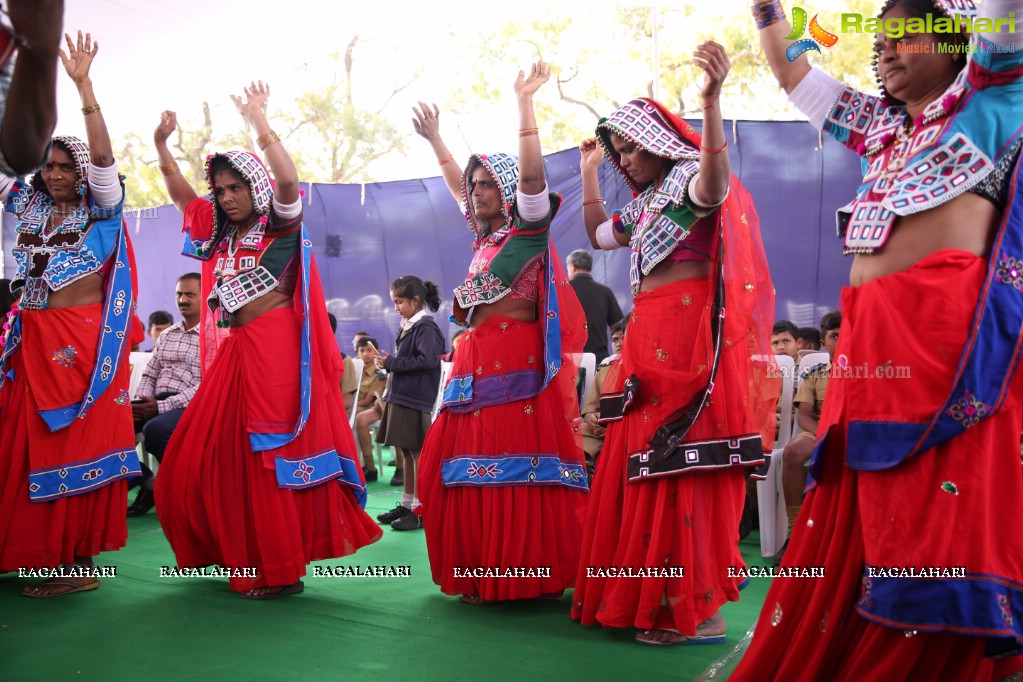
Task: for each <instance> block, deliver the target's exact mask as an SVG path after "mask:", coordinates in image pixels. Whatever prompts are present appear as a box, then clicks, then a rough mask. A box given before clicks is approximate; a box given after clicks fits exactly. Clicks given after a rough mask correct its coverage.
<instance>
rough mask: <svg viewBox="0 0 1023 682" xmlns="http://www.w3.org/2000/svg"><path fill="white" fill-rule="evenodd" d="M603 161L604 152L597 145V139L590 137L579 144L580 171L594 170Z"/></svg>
mask: <svg viewBox="0 0 1023 682" xmlns="http://www.w3.org/2000/svg"><path fill="white" fill-rule="evenodd" d="M603 160H604V150H602V149H601V148H600V144H598V143H597V138H595V137H591V138H588V139H585V140H583V141H582V142H580V143H579V167H580V168H582V169H587V170H588V169H594V170H595V169H596V168H597V166H599V165H600V162H601V161H603Z"/></svg>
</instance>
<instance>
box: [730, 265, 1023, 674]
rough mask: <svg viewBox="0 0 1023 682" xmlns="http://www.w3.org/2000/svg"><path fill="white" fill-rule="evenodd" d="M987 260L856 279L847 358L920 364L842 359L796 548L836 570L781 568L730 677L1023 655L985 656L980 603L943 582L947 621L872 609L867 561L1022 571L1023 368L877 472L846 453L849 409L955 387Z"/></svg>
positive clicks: (938, 666) (909, 407)
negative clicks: (912, 452)
mask: <svg viewBox="0 0 1023 682" xmlns="http://www.w3.org/2000/svg"><path fill="white" fill-rule="evenodd" d="M985 271H986V264H985V262H984V261H983V260H982V259H979V258H977V257H976V256H973V255H971V254H968V253H965V252H957V251H940V252H938V253H935V254H932V255H931V256H928V257H927V258H925V259H923V260H921V261H920V262H919V263H917V264H916V265H915V266H914V267H912V268H910V269H909V270H906V271H904V272H901V273H897V274H894V275H889V276H886V277H883V278H880V279H877V280H873V281H872V282H869V283H867V284H865V285H863V286H861V287H857V288H851V287H847V288H846V289H844V290H843V292H842V307H843V310H844V312H845V317H844V318H843V320H842V333H841V335H840V337H839V343H838V348H837V349H836V351H835V357H836V360H837V363H836V364H837V365H838V366H839V367H842V366H845V367H849V368H851V370H856V369H858V368H859V367H860V366H861V365H862V366H863V367H866V368H867V369H871V368H875V367H879V368H885V366H886V365H889V366H891V367H892V368H894V369H900V368H908V369H909V370H911V372H910V374H911V376H899V375H898V374H896V373H894V370H893V372H885V373H883V374H881V375H876V376H871V375H869V374H867V373H866V372H861V373H855V372H852V371H850V372H849V373H848V376H847V375H846V374H845V373H843V372H833V373H832V377H831V379H830V381H829V383H828V395H827V398H826V400H825V402H824V408H823V411H822V414H821V426H820V430H819V432H818V433H819V435H820V436H821V437H826V440H825V442H824V450H823V452H822V453H821V455H820V457H819V460H820V467H821V468H820V474H819V476H818V478H817V481H816V485H815V486H814V487H813V488H812V490H810V491H809V492H808V493H807V494H806V497H805V499H804V501H803V505H802V509H801V511H800V514H799V517H798V519H797V521H796V525H795V528H794V530H793V533H792V537H791V538H790V540H789V548H788V550H787V551H786V553H785V562H784V565H785V566H798V567H808V566H809V567H816V566H819V567H824V568H825V575H824V577H823V578H813V579H804V578H787V579H784V580H775V581H774V583H773V584H772V585H771V589H770V591H769V592H768V595H767V599H766V601H765V602H764V607H763V610H762V611H761V614H760V620H759V622H758V623H757V627H756V630H755V633H754V636H753V640H752V643H751V646H750V648H749V650H748V651H747V652H746V654H745V656H744V657H743V660H742V661H741V663H740V664H739V667H738V668H737V669H736V671H735V673H734V674H733V675H732V676H731V677H730V679H731V680H793V681H797V682H798V681H800V680H806V681H808V682H809V681H811V680H849V681H850V682H851V681H852V680H857V681H860V680H867V681H873V680H878V681H885V682H887V681H889V680H920V681H924V680H928V681H929V680H956V681H957V682H958V681H962V682H981V681H983V682H988V681H991V680H1000V679H1002V678H1003V677H1006V676H1007V675H1009V674H1011V673H1013V672H1016V671H1018V670H1021V669H1023V659H1021V658H1020V657H1018V656H1017V657H1010V658H1002V659H991V658H985V657H984V654H985V646H986V643H987V638H986V637H984V636H977V635H979V634H980V633H971V632H970V628H969V627H968V625H967V623H966V622H965V619H966V618H967V617H968V613H967V612H968V611H969V610H970V608H971V607H972V606H974V605H973V604H970V603H958V604H957V603H955V601H954V599H953V598H952V597H951V596H950V595H951V594H952V592H951V591H949V592H947V593H943V591H942V589H943V586H942V585H941V584H940V582H939V583H938V584H936V585H935V586H934V588H933V591H932V592H931V593H930V597H929V599H927V600H926V601H927V602H928V603H935V604H937V606H938V607H939V608H940V609H943V610H944V616H943V618H944V619H945V620H946V623H945V625H944V626H943V627H934V626H931V625H924V624H918V623H916V622H915V621H914V620H913V617H914V616H913V614H912V613H909V612H906V613H898V617H899V618H900V619H902V622H884V621H883V619H881V618H879V617H877V616H875V615H874V614H873V613H872V610H873V609H874V608H875V601H874V600H878V599H880V597H879V596H878V595H877V594H872V592H871V582H870V580H869V579H867V578H865V576H864V571H865V566H866V565H871V566H878V567H903V566H910V567H913V566H937V567H958V566H962V567H965V569H966V572H967V574H968V575H972V576H988V577H989V578H990V579H991V580H992V581H993V582H996V583H999V584H1004V585H1009V586H1012V585H1013V582H1014V583H1015V585H1016V586H1018V585H1019V584H1020V583H1021V582H1023V541H1021V540H1020V534H1019V529H1020V527H1023V507H1020V505H1019V504H1018V503H1017V502H1018V501H1019V500H1021V499H1023V470H1021V467H1020V459H1019V458H1020V430H1021V422H1023V408H1021V398H1023V373H1020V372H1017V376H1016V378H1015V380H1014V384H1013V385H1012V388H1011V390H1010V392H1009V394H1008V396H1007V397H1006V400H1005V402H1004V403H1003V405H1002V408H1001V409H1000V410H999V411H998V412H997V413H995V414H994V415H992V416H990V417H988V418H986V419H984V420H983V421H981V422H979V423H978V424H977V425H976V426H973V427H971V428H969V429H967V430H966V431H965V432H964V433H963V434H962V435H960V436H957V437H955V438H953V439H952V440H949V441H946V442H945V443H943V444H942V445H940V446H938V447H935V448H932V449H930V450H928V451H926V452H923V453H921V454H919V455H916V456H914V457H912V458H909V459H907V460H905V461H903V462H902V463H900V464H898V465H896V466H894V467H892V468H889V469H884V470H879V471H855V470H852V469H850V468H849V466H848V457H847V452H848V449H847V445H848V443H849V438H850V435H849V424H850V419H858V420H859V419H866V420H872V419H882V420H883V419H891V418H892V417H896V416H902V415H907V421H919V420H920V419H924V418H927V417H928V415H929V414H933V412H934V410H935V409H936V407H935V406H936V405H940V404H941V402H942V401H944V399H945V397H946V396H947V394H948V384H949V381H950V377H952V376H953V375H954V373H955V367H956V364H957V363H958V361H959V358H960V356H961V353H962V349H963V346H964V342H965V338H966V334H967V332H968V331H969V325H970V323H971V321H972V319H973V312H974V308H975V302H976V298H977V295H978V292H979V291H980V286H981V283H982V282H983V280H984V276H985ZM939 291H951V292H956V294H955V296H953V297H952V298H949V297H945V296H938V295H935V293H934V292H939ZM900 331H901V332H903V333H901V334H900V333H899V332H900ZM893 377H894V378H893ZM950 486H951V487H950ZM999 576H1000V577H999ZM921 580H923V579H921ZM954 581H955V578H953V579H951V580H948V581H947V582H948V586H947V587H948V589H949V590H951V586H952V584H953V583H954ZM926 605H927V604H924V606H926ZM876 606H882V605H881V604H877V605H876ZM917 606H918V607H919V606H920V605H919V604H918V605H917ZM869 619H873V620H869Z"/></svg>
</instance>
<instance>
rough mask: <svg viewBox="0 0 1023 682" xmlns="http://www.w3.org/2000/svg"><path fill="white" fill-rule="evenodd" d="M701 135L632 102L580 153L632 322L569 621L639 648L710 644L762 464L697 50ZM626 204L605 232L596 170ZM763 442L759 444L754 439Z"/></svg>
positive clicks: (765, 322) (758, 346)
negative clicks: (628, 292)
mask: <svg viewBox="0 0 1023 682" xmlns="http://www.w3.org/2000/svg"><path fill="white" fill-rule="evenodd" d="M696 63H697V64H698V65H699V66H700V67H701V68H702V69H703V70H704V72H705V74H706V77H705V81H704V85H703V88H702V90H701V95H702V96H703V111H704V114H703V117H704V118H703V137H702V139H701V137H700V136H699V135H698V134H697V133H696V132H695V131H694V130H693V128H692V127H691V126H690V125H689V124H687V123H686V122H685V121H683V120H682V119H680V118H678V117H677V116H675V115H673V114H671V113H670V112H668V111H667V110H665V109H664V107H663V106H661V105H660V104H658V103H657V102H654V101H652V100H634V101H632V102H629V103H628V104H626V105H625V106H623V107H621V108H620V109H618V110H617V111H615V112H614V113H612V114H611V115H610V116H608V117H607V118H606V119H604V120H602V121H601V123H600V124H599V125H598V126H597V138H596V139H589V140H585V141H583V143H582V144H581V145H580V153H581V156H582V163H581V165H582V180H583V197H584V201H583V218H584V220H585V223H586V229H587V232H588V233H589V235H590V240H591V242H592V243H593V245H594V246H595V247H598V248H602V249H616V248H620V247H624V246H631V248H632V266H631V281H632V289H633V293H634V294H635V308H634V309H633V312H632V316H631V318H630V321H629V332H628V334H626V336H625V343H624V346H623V348H622V358H621V371H620V372H619V373H618V374H617V375H616V378H615V380H614V381H608V382H605V384H604V386H603V388H602V393H603V395H602V396H601V407H600V422H601V423H603V424H606V425H607V432H606V434H605V438H604V448H603V451H602V454H601V457H600V460H599V462H598V464H597V471H596V475H595V477H594V482H593V493H592V499H591V500H590V508H589V511H588V514H587V517H586V527H585V531H584V535H583V553H582V558H581V560H580V567H579V577H578V579H577V580H576V589H575V594H574V595H573V599H572V617H573V618H575V619H576V620H578V621H580V622H581V623H582V624H584V625H590V624H594V623H600V624H601V625H603V626H605V627H618V628H624V627H630V626H631V627H635V628H637V629H638V630H639V633H638V634H637V637H636V639H637V641H638V642H640V643H642V644H649V645H653V646H668V645H674V644H690V643H709V642H720V641H724V635H725V622H724V620H723V619H722V618H721V616H720V615H719V614H718V608H719V607H720V606H721V605H722V604H723V603H724V602H725V601H735V600H736V599H738V588H737V583H739V582H740V581H739V579H737V578H733V577H730V575H729V570H728V569H729V568H730V567H735V568H740V567H742V566H743V561H742V557H741V555H740V554H739V548H738V536H737V529H738V527H739V517H740V515H741V514H742V507H743V501H744V491H745V488H744V467H748V466H751V465H756V464H759V463H762V462H763V461H764V459H763V443H764V442H770V431H769V429H771V428H773V416H772V414H771V413H772V412H773V410H774V404H773V401H771V400H764V399H763V398H762V397H761V396H762V395H764V394H765V393H766V394H768V395H769V394H770V392H769V391H766V392H765V391H763V390H762V386H763V383H762V379H761V378H760V377H759V376H757V375H755V372H754V367H753V364H752V361H751V359H752V358H753V356H755V355H758V354H765V355H766V353H767V352H768V350H767V349H768V348H769V346H768V342H769V339H770V323H771V319H772V316H773V312H774V294H773V288H772V286H771V281H770V278H769V276H768V274H767V267H766V261H765V259H764V253H763V245H762V244H761V242H760V234H759V223H758V219H757V215H756V211H755V210H754V208H753V204H752V201H751V200H750V197H749V194H747V193H746V191H745V189H744V188H743V187H742V185H741V184H739V181H738V179H736V178H734V177H732V176H731V174H730V167H729V161H728V153H727V151H726V148H727V145H726V143H725V134H724V130H723V127H722V122H721V112H720V108H719V105H718V97H719V94H720V91H721V85H722V83H723V82H724V80H725V75H726V74H727V73H728V69H729V63H728V57H727V55H726V54H725V51H724V49H723V48H722V47H721V46H720V45H718V44H716V43H713V42H708V43H704V44H703V45H701V46H700V47H699V48H698V50H697V52H696ZM605 155H606V156H607V158H608V159H609V160H610V161H611V163H612V165H613V166H614V167H615V169H616V170H618V171H619V173H621V175H622V177H623V178H624V179H625V181H626V182H627V183H628V184H629V186H630V187H631V188H632V189H633V191H635V192H637V193H639V194H638V196H637V197H636V198H635V199H634V200H633V201H632V203H630V204H629V205H628V206H626V207H625V208H623V209H622V210H621V211H620V212H619V211H616V212H615V213H614V214H613V216H612V217H611V218H608V216H607V214H606V213H605V211H604V207H603V201H602V200H601V199H600V191H599V190H600V187H599V184H598V180H597V168H598V166H599V165H600V162H601V160H602V159H603V157H604V156H605ZM765 433H767V434H768V437H767V438H766V439H765V438H764V435H765Z"/></svg>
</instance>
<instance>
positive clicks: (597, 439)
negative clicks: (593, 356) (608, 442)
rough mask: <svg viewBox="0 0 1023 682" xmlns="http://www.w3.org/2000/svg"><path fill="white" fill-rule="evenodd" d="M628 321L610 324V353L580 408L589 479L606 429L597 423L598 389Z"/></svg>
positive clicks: (615, 358) (614, 358)
mask: <svg viewBox="0 0 1023 682" xmlns="http://www.w3.org/2000/svg"><path fill="white" fill-rule="evenodd" d="M628 322H629V318H628V317H625V318H624V319H622V320H619V321H618V322H615V323H614V324H613V325H611V355H609V356H607V357H606V358H604V360H603V362H601V363H600V366H599V367H597V372H596V374H595V375H594V377H593V385H592V386H590V392H589V393H587V394H586V400H585V401H584V402H583V408H582V410H581V412H582V417H583V425H582V433H583V450H585V451H586V469H587V471H588V472H589V475H590V480H591V481H592V480H593V473H594V471H595V470H596V467H597V457H599V456H600V450H601V448H602V447H603V446H604V432H605V431H606V430H607V429H606V428H605V427H604V426H602V425H600V424H598V423H597V417H599V416H600V390H601V387H602V386H603V385H604V380H605V379H606V378H607V375H608V372H610V371H611V370H612V367H617V366H618V365H617V361H618V358H619V354H620V353H621V352H622V343H624V341H625V327H626V325H627V324H628Z"/></svg>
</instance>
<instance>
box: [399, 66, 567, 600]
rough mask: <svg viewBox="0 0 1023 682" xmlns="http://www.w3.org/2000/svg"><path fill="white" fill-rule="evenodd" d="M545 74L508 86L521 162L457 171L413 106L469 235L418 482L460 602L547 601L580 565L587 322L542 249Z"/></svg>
mask: <svg viewBox="0 0 1023 682" xmlns="http://www.w3.org/2000/svg"><path fill="white" fill-rule="evenodd" d="M549 77H550V70H549V68H548V67H547V66H546V65H545V64H543V63H542V62H541V63H538V64H535V65H534V66H533V68H532V70H531V72H530V74H529V76H528V77H527V76H526V75H525V74H524V73H522V72H520V73H519V78H518V80H517V81H516V83H515V92H516V94H517V96H518V100H519V123H520V128H521V130H520V132H519V139H520V143H519V155H520V156H519V159H518V160H516V159H515V157H513V156H508V155H507V154H493V155H488V156H478V155H477V156H473V157H472V158H471V159H470V160H469V164H468V166H466V168H465V172H464V173H462V175H461V178H460V181H459V177H458V171H457V168H455V167H454V165H453V164H451V165H450V166H449V164H450V163H451V154H450V153H448V151H447V147H445V145H444V143H443V141H442V140H441V139H440V134H439V130H438V122H437V110H436V108H434V109H433V110H432V111H431V110H430V109H429V108H428V107H426V106H425V105H423V107H422V111H418V112H416V114H417V121H416V130H417V131H418V132H420V134H422V135H423V136H424V137H426V139H427V140H429V141H430V142H431V144H432V145H433V147H434V151H436V153H437V156H438V159H440V163H441V168H442V169H443V170H444V176H445V179H446V180H447V184H448V188H449V189H450V190H451V192H452V195H454V196H455V197H456V198H458V197H459V195H461V197H462V199H463V200H464V202H465V206H464V207H465V213H466V219H467V220H468V223H469V229H470V230H471V231H472V232H473V235H474V237H475V239H476V241H475V242H474V244H473V250H474V251H475V255H474V257H473V260H472V264H471V265H470V266H469V275H468V276H467V277H466V280H465V282H464V283H463V284H461V285H459V286H458V288H456V289H455V299H456V301H455V310H454V316H453V318H452V319H453V320H455V321H456V322H458V323H460V324H463V325H464V324H466V323H467V326H469V328H470V330H469V331H468V332H466V333H465V334H464V335H463V336H462V342H461V344H460V345H459V348H458V353H457V354H456V355H455V360H454V365H453V367H452V371H451V379H450V381H449V382H448V384H447V387H446V388H445V390H444V399H443V400H444V402H443V406H442V411H441V413H440V415H439V416H438V418H437V421H436V422H434V424H433V426H432V427H431V428H430V431H429V433H428V434H427V437H426V442H425V444H424V445H423V453H422V455H421V458H420V471H419V484H418V492H419V496H420V499H421V500H422V515H423V527H424V529H425V531H426V544H427V549H428V550H429V554H430V568H431V570H432V571H433V580H434V582H435V583H437V584H438V585H440V588H441V591H443V592H444V593H446V594H451V595H461V598H462V599H463V600H464V601H467V602H470V603H481V602H488V601H501V600H511V599H530V598H536V597H552V598H556V597H559V596H561V594H562V593H563V591H564V590H565V588H567V587H571V586H572V581H573V579H574V576H575V572H576V569H577V567H578V564H579V540H580V535H581V521H582V514H583V509H584V505H585V502H586V469H585V459H584V455H583V450H582V447H581V439H580V434H579V403H578V400H577V398H576V397H575V385H574V380H575V370H574V365H573V363H572V354H573V353H577V352H581V350H582V346H583V343H585V341H586V329H585V320H584V318H583V315H582V309H581V307H580V306H579V301H578V299H576V297H575V294H574V293H573V291H572V288H571V287H570V286H569V284H568V277H567V276H566V275H565V274H564V272H563V271H562V270H561V259H560V258H558V256H557V255H556V254H555V253H554V250H553V248H552V247H551V245H550V225H551V220H552V219H553V217H554V213H555V212H556V211H557V208H558V205H559V204H560V197H558V196H557V195H555V194H551V193H549V192H548V191H547V187H546V184H547V183H546V180H545V177H544V168H543V158H542V156H541V153H540V141H539V137H538V130H537V127H536V118H535V116H534V113H533V93H535V92H536V90H537V89H538V88H539V87H540V86H541V85H542V84H543V83H545V82H546V81H547V79H548V78H549ZM516 187H517V191H516ZM470 315H471V316H470Z"/></svg>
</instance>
